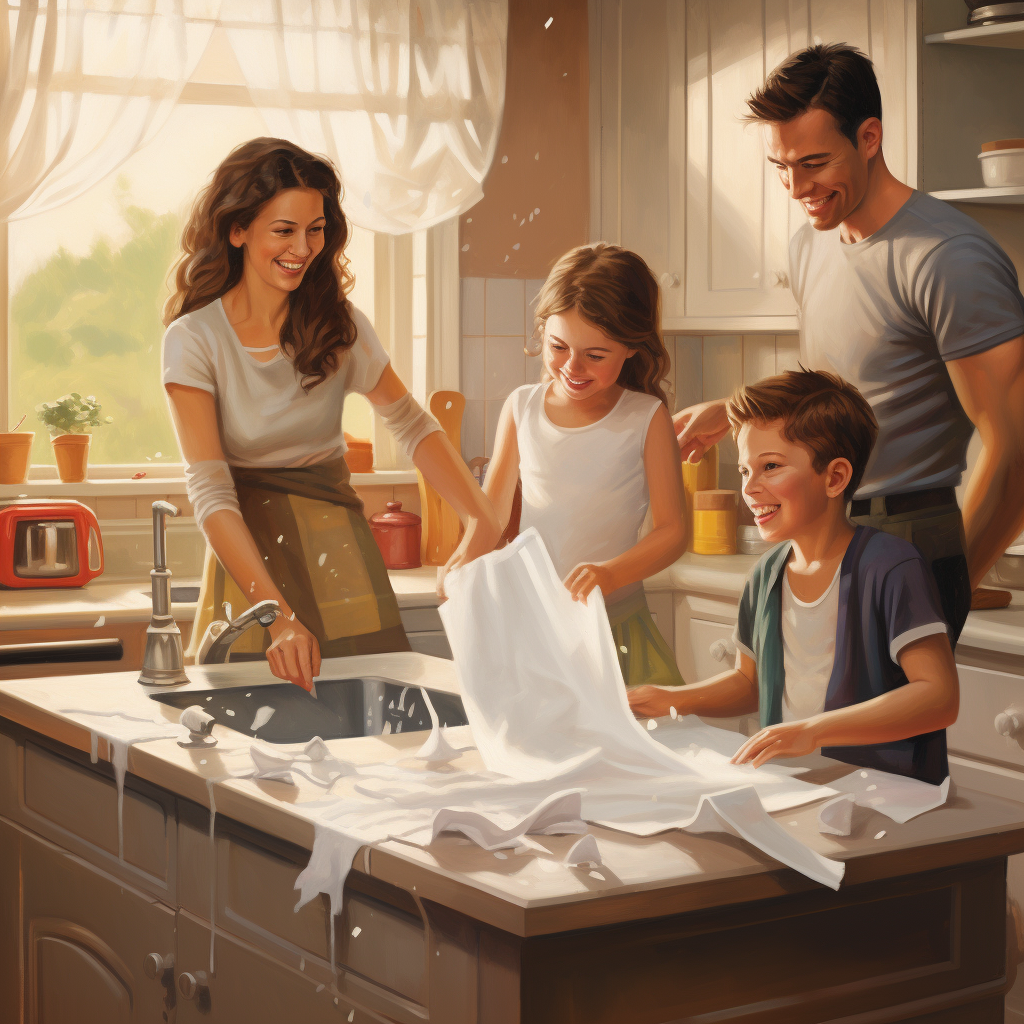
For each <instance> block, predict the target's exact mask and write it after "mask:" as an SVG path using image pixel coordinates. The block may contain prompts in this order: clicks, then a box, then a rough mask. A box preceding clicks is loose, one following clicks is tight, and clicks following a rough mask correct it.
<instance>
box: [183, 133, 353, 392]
mask: <svg viewBox="0 0 1024 1024" xmlns="http://www.w3.org/2000/svg"><path fill="white" fill-rule="evenodd" d="M286 188H310V189H315V190H316V191H317V192H319V193H320V194H321V195H322V196H323V197H324V218H325V220H326V223H325V225H324V247H323V250H322V251H321V252H320V253H319V255H318V256H317V257H316V259H314V260H313V261H312V263H311V264H310V265H309V267H308V268H307V270H306V273H305V275H304V277H303V278H302V283H301V284H300V285H299V286H298V288H296V289H295V290H294V291H293V292H292V293H291V294H290V295H289V297H288V314H287V316H286V317H285V320H284V323H283V324H282V326H281V338H280V341H281V350H282V351H283V352H284V354H285V355H286V356H288V358H289V359H290V360H291V361H292V364H293V365H294V366H295V369H296V370H298V371H299V372H300V373H301V374H302V386H303V387H304V388H305V389H306V390H307V391H309V390H310V389H311V388H313V387H315V386H316V385H317V384H320V383H321V382H322V381H324V380H326V379H327V376H328V374H329V373H333V372H334V371H335V370H336V369H337V368H338V360H339V356H340V354H341V353H343V352H344V351H345V350H346V349H348V348H351V347H352V344H353V343H354V342H355V340H356V326H355V323H354V321H353V319H352V311H351V307H350V305H349V301H348V299H347V298H346V297H345V296H346V294H347V293H348V291H349V289H350V288H351V287H352V282H353V277H352V273H351V271H350V270H349V268H348V260H347V258H346V257H345V244H346V243H347V242H348V238H349V226H348V221H347V220H346V218H345V214H344V213H342V210H341V182H340V181H339V180H338V173H337V171H336V170H335V169H334V165H333V164H332V163H331V162H330V161H329V160H328V159H327V158H326V157H320V156H313V155H312V154H310V153H307V152H306V151H305V150H304V149H300V148H299V147H298V146H296V145H294V144H293V143H291V142H287V141H286V140H284V139H267V138H261V139H251V140H250V141H249V142H244V143H242V145H240V146H238V147H236V148H235V149H233V150H232V151H231V152H230V153H229V154H228V156H227V158H226V159H225V160H224V161H223V163H221V165H220V166H219V167H218V168H217V170H216V171H215V172H214V174H213V178H212V179H211V181H210V183H209V184H208V185H207V186H206V187H205V188H204V189H203V190H202V192H200V193H199V195H198V196H197V197H196V201H195V203H194V204H193V206H192V212H191V215H190V216H189V219H188V224H187V225H186V226H185V230H184V232H183V233H182V236H181V248H182V255H181V258H180V259H179V260H178V262H177V264H176V265H175V267H174V270H173V273H174V285H175V290H174V293H173V294H172V295H171V296H170V298H169V299H168V300H167V303H166V305H165V306H164V325H165V326H166V325H167V324H169V323H171V321H172V320H176V319H177V318H178V317H180V316H184V315H185V314H186V313H191V312H192V311H193V310H195V309H200V308H201V307H203V306H205V305H208V304H209V303H211V302H213V301H214V299H218V298H220V297H221V296H222V295H224V294H225V293H226V292H228V291H230V290H231V289H232V288H233V287H234V286H235V285H236V284H237V283H238V282H239V281H240V280H241V278H242V270H243V267H244V260H245V256H244V253H243V250H242V248H241V247H236V246H233V245H232V244H231V242H230V240H229V236H230V233H231V229H232V227H234V226H235V225H236V224H237V225H238V226H239V227H240V228H242V229H243V230H245V229H246V228H248V227H249V225H250V224H251V223H252V222H253V220H254V219H255V217H256V215H257V214H258V213H259V211H260V209H261V208H262V207H263V206H264V205H265V204H266V203H268V202H269V201H270V200H271V199H273V198H274V196H275V195H277V193H278V192H280V191H282V190H283V189H286Z"/></svg>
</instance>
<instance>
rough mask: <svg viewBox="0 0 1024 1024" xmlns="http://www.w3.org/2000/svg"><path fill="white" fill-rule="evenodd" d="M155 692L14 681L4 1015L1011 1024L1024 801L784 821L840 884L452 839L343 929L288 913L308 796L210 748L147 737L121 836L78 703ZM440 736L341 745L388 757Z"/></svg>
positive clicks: (91, 682)
mask: <svg viewBox="0 0 1024 1024" xmlns="http://www.w3.org/2000/svg"><path fill="white" fill-rule="evenodd" d="M189 674H190V676H191V678H192V682H191V683H190V684H188V685H189V687H190V688H191V689H194V690H196V691H197V702H198V701H199V700H200V699H201V695H202V692H204V691H205V692H208V691H209V690H210V689H211V688H219V687H228V686H234V685H238V684H239V683H244V685H245V686H247V687H248V686H254V687H255V686H260V685H266V684H271V683H275V682H277V680H275V679H274V678H273V677H272V676H271V675H270V673H269V671H268V670H267V668H266V666H265V665H262V664H256V663H252V664H245V665H235V666H233V665H227V666H222V667H221V666H218V667H209V668H195V669H190V670H189ZM360 675H375V676H383V677H385V678H390V679H395V680H397V681H399V682H402V683H407V684H410V685H422V686H426V687H429V688H431V689H435V690H441V691H445V692H448V693H457V690H458V687H457V682H456V678H455V673H454V669H453V666H452V665H451V663H450V662H446V661H443V660H441V659H435V658H430V657H427V656H424V655H420V654H394V655H377V656H373V657H363V658H349V659H334V660H331V661H327V662H325V663H324V667H323V671H322V674H321V677H322V678H324V679H327V678H345V677H353V676H360ZM139 691H140V688H139V686H138V684H137V683H136V682H135V676H134V675H133V674H129V673H116V674H102V675H91V676H77V677H76V676H69V677H48V678H42V679H25V680H17V681H8V682H4V683H2V684H0V763H2V767H0V778H2V779H3V782H2V783H0V832H2V833H3V835H2V839H0V889H2V891H0V905H2V906H4V907H5V908H15V910H16V912H15V913H6V914H4V915H3V918H2V920H0V949H2V951H3V952H2V954H0V1016H2V1017H3V1019H4V1020H12V1021H19V1020H25V1021H61V1022H66V1021H71V1020H74V1021H80V1022H90V1021H98V1022H103V1024H109V1022H111V1021H121V1020H124V1021H160V1020H163V1021H168V1022H170V1021H178V1022H186V1021H209V1022H221V1021H222V1022H235V1021H246V1022H254V1024H256V1022H267V1024H281V1022H284V1021H295V1022H302V1024H307V1022H310V1024H316V1022H319V1021H346V1020H348V1021H357V1022H358V1021H365V1022H369V1021H400V1022H403V1024H405V1022H408V1024H413V1022H422V1021H434V1022H441V1024H460V1022H480V1024H505V1022H512V1021H528V1022H530V1024H546V1022H552V1024H554V1022H558V1024H565V1022H579V1024H584V1022H586V1024H591V1022H605V1021H607V1022H609V1024H611V1022H614V1024H624V1022H634V1021H635V1022H638V1024H639V1022H644V1024H648V1022H651V1024H653V1022H667V1021H693V1022H698V1021H700V1022H711V1021H743V1022H754V1021H757V1022H769V1021H771V1022H786V1024H798V1022H811V1021H824V1020H849V1021H853V1020H856V1021H864V1022H868V1021H872V1022H884V1021H896V1020H917V1021H929V1022H932V1024H938V1022H949V1024H952V1022H960V1021H971V1022H988V1021H991V1022H996V1021H1002V1003H1003V996H1002V993H1003V991H1004V989H1005V988H1006V987H1007V983H1008V980H1007V976H1006V974H1007V968H1006V963H1007V957H1006V932H1005V869H1006V858H1007V856H1008V855H1010V854H1014V853H1018V852H1021V851H1024V805H1021V804H1018V803H1015V802H1013V801H1010V800H1004V799H1000V798H998V797H996V796H992V795H984V794H979V793H975V792H972V791H969V790H963V789H961V790H960V791H959V792H958V793H957V794H956V795H955V796H954V797H953V798H952V799H951V800H950V802H949V803H948V804H947V805H946V806H944V807H942V808H940V809H938V810H935V811H931V812H929V813H927V814H924V815H922V816H921V817H919V818H916V819H914V820H912V821H910V822H908V823H907V824H905V825H896V824H894V823H893V822H892V821H891V820H890V819H888V818H885V817H882V816H881V815H878V814H876V813H875V812H871V811H867V810H864V811H863V813H859V815H858V817H856V818H855V820H854V829H853V831H852V833H851V835H850V836H848V837H838V836H831V837H830V836H824V835H821V834H819V833H818V831H817V813H818V809H819V805H816V804H811V805H808V806H806V807H802V808H799V809H797V810H795V811H786V812H783V813H781V814H780V815H777V816H776V817H777V819H778V820H779V822H780V824H782V825H783V826H784V827H785V828H787V829H790V830H792V831H793V832H794V833H795V834H797V835H798V836H799V837H800V838H801V839H802V840H803V841H805V842H806V843H807V844H808V845H809V846H811V847H812V848H813V849H815V850H817V851H818V852H819V853H822V854H824V855H826V856H831V857H836V858H839V859H841V860H843V861H845V863H846V865H847V868H846V877H845V879H844V881H843V884H842V887H841V888H840V889H839V891H838V892H833V891H831V890H829V889H826V888H823V887H821V886H819V885H817V884H815V883H814V882H812V881H810V880H809V879H807V878H805V877H804V876H802V875H799V874H797V873H796V872H794V871H792V870H790V869H788V868H784V867H782V866H780V865H779V864H778V863H777V862H775V861H773V860H772V859H770V858H769V857H767V856H765V855H763V854H760V853H759V852H758V851H756V850H755V849H753V848H752V847H750V846H748V845H747V844H745V843H743V842H741V841H739V840H734V839H729V838H723V837H720V836H718V837H705V836H696V835H689V834H683V833H680V832H668V833H665V834H662V835H659V836H655V837H652V838H649V839H640V838H637V837H635V836H631V835H627V834H624V833H619V832H613V831H609V830H606V829H601V828H596V827H594V828H592V829H591V831H592V832H593V834H594V835H595V836H596V838H597V841H598V844H599V846H600V849H601V853H602V857H603V861H604V864H603V866H601V867H598V868H587V867H583V868H568V867H566V866H564V865H563V864H562V863H561V861H562V858H563V857H564V855H565V854H566V852H567V851H568V850H569V848H570V847H571V846H572V845H573V843H574V842H575V841H576V838H577V837H575V836H534V837H531V838H533V839H534V840H535V841H537V842H538V843H539V844H541V846H542V847H543V848H544V851H545V852H544V853H541V852H538V851H536V850H530V851H527V852H526V853H525V854H523V855H520V854H513V853H512V852H511V851H509V852H508V853H507V854H505V855H503V856H496V855H495V854H493V853H488V852H486V851H484V850H482V849H480V848H478V847H476V846H474V845H471V844H470V843H469V842H468V840H465V839H461V838H457V837H455V836H448V835H446V836H442V837H441V838H440V839H439V840H438V841H436V842H435V843H434V844H432V845H431V846H430V847H429V848H426V849H421V848H417V847H414V846H410V845H407V844H403V843H399V842H394V841H391V842H386V843H383V844H380V845H379V846H374V847H373V848H366V849H364V850H362V851H360V853H359V854H357V857H356V861H355V864H354V870H353V871H352V873H351V874H350V875H349V877H348V883H347V887H346V899H345V905H344V909H343V911H342V913H341V914H340V915H339V916H338V917H337V918H336V919H335V920H334V921H333V922H332V921H331V918H330V914H329V911H328V906H327V900H326V898H323V899H320V900H314V901H313V902H312V903H310V904H308V905H306V906H305V907H304V908H303V909H302V910H301V911H299V912H297V913H296V912H294V911H293V907H294V904H295V900H296V893H295V892H294V890H293V887H294V883H295V879H296V877H297V876H298V874H299V873H300V872H301V870H302V869H303V868H304V867H305V866H306V863H307V861H308V858H309V851H310V850H311V848H312V845H313V839H314V835H313V828H312V826H311V824H310V822H309V821H308V820H307V819H306V818H304V817H302V816H300V815H299V814H297V813H296V812H295V810H294V807H295V805H296V804H298V803H301V802H304V801H306V800H312V799H316V798H318V797H321V796H322V790H319V789H317V788H316V787H313V786H312V785H311V784H309V783H307V782H305V781H303V780H302V779H298V781H297V785H286V784H284V783H281V782H275V781H262V782H260V783H258V784H257V785H242V784H241V783H240V782H238V781H235V780H227V781H219V782H217V781H214V780H216V779H218V777H222V776H223V775H224V774H225V772H224V766H223V762H222V760H221V758H220V756H219V755H218V747H213V748H208V749H200V748H195V749H186V748H182V747H181V746H179V745H178V744H177V742H176V741H175V740H174V739H172V738H163V739H157V740H150V741H146V742H140V743H138V744H136V745H134V746H133V747H132V748H131V749H130V751H129V756H128V762H127V768H128V774H127V777H126V782H125V789H124V801H123V815H122V816H123V833H122V835H121V836H119V835H118V807H117V803H118V794H117V788H116V785H115V782H114V778H113V772H112V771H111V769H110V767H109V765H108V763H107V761H108V760H109V757H110V751H109V750H107V749H106V747H107V744H106V743H105V742H103V741H102V740H100V741H99V742H98V743H97V744H96V754H97V757H98V761H97V763H95V764H94V763H92V761H91V757H90V752H91V749H92V745H93V741H92V736H91V734H90V731H89V729H88V728H84V727H83V726H82V725H80V724H78V723H77V722H75V721H73V720H72V719H71V718H70V717H68V715H66V714H62V713H61V711H60V709H61V708H75V707H81V706H82V702H83V700H84V698H85V695H88V698H89V706H90V707H94V706H99V705H106V706H108V707H111V708H114V707H119V706H123V704H124V703H125V702H128V701H132V700H136V699H137V695H138V693H139ZM155 706H159V707H160V708H161V710H162V712H163V713H164V714H165V715H166V716H167V718H168V720H170V721H175V720H176V717H177V711H175V710H173V709H170V708H164V707H163V706H162V705H155ZM214 735H216V736H217V737H218V739H219V745H220V747H221V749H226V748H228V747H232V746H238V745H239V743H240V741H242V742H245V743H249V742H250V741H249V740H248V738H247V737H244V736H240V734H238V733H235V732H233V731H232V730H228V729H224V728H221V727H219V726H217V727H215V729H214ZM423 738H424V734H423V733H405V734H399V735H389V736H365V737H357V738H353V739H346V740H332V741H330V742H329V743H328V746H329V747H330V749H331V751H332V752H333V753H335V754H336V755H337V756H338V757H342V758H345V759H347V760H349V761H354V762H357V763H359V762H363V763H370V762H378V761H381V760H384V759H387V758H394V757H401V756H402V755H403V754H406V755H409V754H412V753H413V752H415V750H416V749H417V748H418V746H419V745H420V744H421V743H422V741H423ZM451 739H452V741H453V743H454V744H455V745H456V746H465V745H466V744H468V742H469V737H468V730H460V729H455V730H451ZM472 756H473V752H467V753H466V754H464V755H463V757H470V758H471V757H472ZM847 770H848V766H844V767H843V768H842V769H839V768H837V766H836V765H835V763H832V764H831V765H830V766H829V765H826V766H824V767H821V768H819V769H816V770H815V773H814V774H813V775H812V776H811V778H812V781H829V780H830V779H831V778H833V777H835V776H836V775H837V774H839V773H840V772H845V771H847ZM211 803H212V804H213V805H214V806H215V809H216V816H215V819H214V823H213V828H212V830H211V821H210V811H209V808H210V806H211ZM332 927H333V930H334V938H335V941H334V950H335V964H334V965H332V964H331V962H330V955H329V950H330V948H331V942H330V935H331V929H332ZM1010 959H1011V960H1014V959H1015V957H1011V958H1010ZM335 971H336V972H337V975H336V978H335ZM1011 980H1012V979H1011Z"/></svg>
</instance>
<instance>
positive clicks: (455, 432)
mask: <svg viewBox="0 0 1024 1024" xmlns="http://www.w3.org/2000/svg"><path fill="white" fill-rule="evenodd" d="M428 406H429V408H430V412H431V415H432V416H433V417H434V419H436V420H437V422H438V423H440V424H441V429H442V430H443V431H444V432H445V436H446V437H447V438H448V440H449V441H451V443H452V447H453V448H454V449H455V451H456V452H461V450H462V448H461V446H462V413H463V410H464V409H465V408H466V399H465V398H463V396H462V395H460V394H459V392H458V391H435V392H434V393H433V394H432V395H431V396H430V401H429V403H428ZM416 478H417V480H418V481H419V485H420V518H421V519H422V520H423V529H422V532H421V534H420V561H421V562H422V563H423V564H424V565H444V564H445V562H447V561H448V559H449V558H451V556H452V553H453V552H454V551H455V549H456V548H457V547H458V546H459V540H460V539H461V537H462V523H461V522H460V521H459V517H458V515H457V513H456V512H455V509H453V508H452V507H451V505H449V504H448V502H447V501H445V500H444V499H443V498H442V497H441V495H440V494H438V493H437V491H435V490H434V488H433V487H431V486H430V484H428V483H427V481H426V480H424V479H423V474H422V473H421V472H420V471H419V470H416Z"/></svg>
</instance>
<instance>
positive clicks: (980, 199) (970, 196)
mask: <svg viewBox="0 0 1024 1024" xmlns="http://www.w3.org/2000/svg"><path fill="white" fill-rule="evenodd" d="M929 194H930V195H933V196H935V198H936V199H944V200H945V201H946V202H947V203H1000V204H1004V205H1005V204H1010V205H1024V185H1003V186H1000V187H998V188H951V189H946V190H945V191H943V192H931V193H929Z"/></svg>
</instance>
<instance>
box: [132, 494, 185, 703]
mask: <svg viewBox="0 0 1024 1024" xmlns="http://www.w3.org/2000/svg"><path fill="white" fill-rule="evenodd" d="M177 515H180V513H179V511H178V509H177V508H175V507H174V505H172V504H170V502H166V501H154V502H153V568H152V570H151V571H150V573H149V575H150V578H151V580H152V586H153V615H152V617H151V618H150V621H149V628H148V629H147V630H146V653H145V656H144V657H143V660H142V672H141V674H140V675H139V682H140V683H143V684H144V685H146V686H173V685H174V684H175V683H187V682H188V676H186V675H185V658H184V654H183V652H182V648H181V631H180V630H179V629H178V624H177V623H176V622H175V621H174V616H173V615H171V570H170V569H168V568H167V540H166V536H165V533H166V526H165V520H166V518H167V517H168V516H177Z"/></svg>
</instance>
